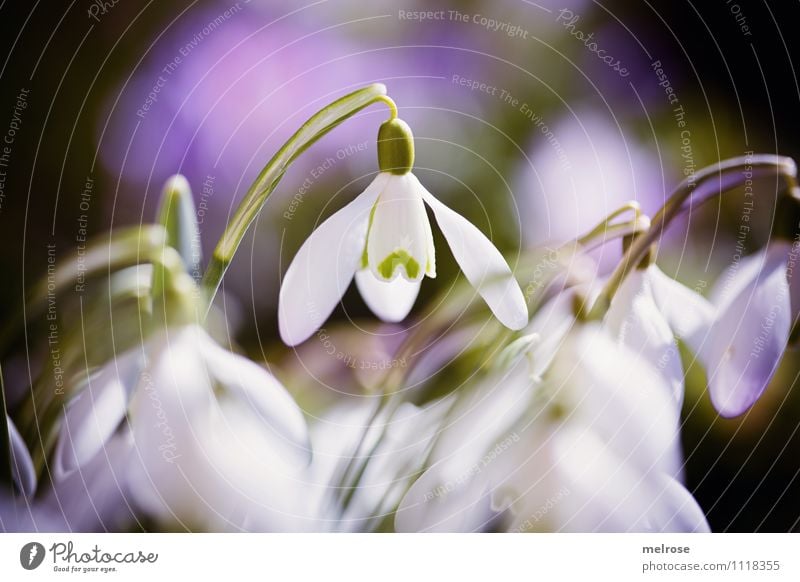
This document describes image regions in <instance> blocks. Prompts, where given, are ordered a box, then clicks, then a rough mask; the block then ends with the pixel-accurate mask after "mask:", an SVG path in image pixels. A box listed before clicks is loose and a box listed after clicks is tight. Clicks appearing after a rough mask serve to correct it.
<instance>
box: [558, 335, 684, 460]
mask: <svg viewBox="0 0 800 582" xmlns="http://www.w3.org/2000/svg"><path fill="white" fill-rule="evenodd" d="M552 373H553V378H563V379H566V380H564V381H563V383H562V384H561V385H560V386H559V387H558V393H557V395H556V398H557V399H558V402H559V404H560V405H561V407H562V408H565V409H566V410H568V411H571V412H570V413H569V419H568V420H569V421H570V422H571V423H577V424H580V425H581V426H584V427H591V429H592V430H593V431H595V432H596V433H598V434H599V435H600V436H601V438H602V439H603V440H604V442H605V446H606V447H608V448H609V449H614V450H615V451H616V453H617V455H618V456H619V457H620V458H621V459H622V460H623V461H625V462H626V463H629V464H635V465H637V466H639V467H641V468H643V469H644V470H647V471H650V470H658V471H659V472H663V473H667V474H669V475H675V476H677V475H679V474H680V470H681V466H682V460H681V454H680V448H679V446H678V440H677V438H678V427H679V424H680V409H679V407H678V405H677V403H676V402H675V400H674V399H673V398H672V392H671V388H670V386H669V385H668V384H667V383H666V381H665V379H664V377H663V376H661V375H659V374H658V372H657V370H656V368H655V367H653V366H651V365H650V364H649V363H648V362H646V361H645V360H643V359H642V358H639V357H637V355H636V353H635V352H634V351H632V350H630V349H629V348H627V347H626V346H624V345H619V344H618V343H616V342H615V341H614V340H612V339H611V338H610V337H609V336H608V334H607V333H606V332H605V331H603V330H601V329H599V327H595V326H592V325H588V324H584V325H583V326H581V327H580V328H577V329H575V330H574V331H573V332H572V333H570V334H569V335H568V336H567V339H566V340H565V342H564V344H563V346H562V348H561V350H560V351H559V353H558V354H557V355H556V358H555V360H554V361H553V367H552Z"/></svg>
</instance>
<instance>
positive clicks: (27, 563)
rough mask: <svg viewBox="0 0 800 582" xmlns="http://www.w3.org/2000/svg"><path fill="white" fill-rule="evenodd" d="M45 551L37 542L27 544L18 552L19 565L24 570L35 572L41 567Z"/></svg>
mask: <svg viewBox="0 0 800 582" xmlns="http://www.w3.org/2000/svg"><path fill="white" fill-rule="evenodd" d="M44 556H45V549H44V546H43V545H42V544H40V543H39V542H29V543H27V544H25V545H24V546H22V549H21V550H20V551H19V563H20V564H21V565H22V567H23V568H25V569H26V570H35V569H36V568H38V567H39V566H41V565H42V562H43V561H44Z"/></svg>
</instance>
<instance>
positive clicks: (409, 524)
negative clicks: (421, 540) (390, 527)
mask: <svg viewBox="0 0 800 582" xmlns="http://www.w3.org/2000/svg"><path fill="white" fill-rule="evenodd" d="M478 467H479V465H478V464H476V465H475V468H469V467H468V468H467V469H463V468H456V466H454V465H453V464H451V463H448V462H447V461H443V462H441V463H439V464H437V465H434V466H433V467H431V468H430V469H428V470H427V471H425V472H424V473H423V474H422V476H420V478H419V479H417V480H416V481H415V482H414V484H413V485H412V486H411V488H410V489H409V490H408V493H406V495H405V496H404V497H403V500H402V501H401V502H400V506H399V507H398V508H397V513H396V514H395V518H394V523H395V530H396V531H398V532H423V531H424V532H474V531H480V530H481V529H482V528H483V527H484V526H485V525H486V524H487V523H489V522H490V521H491V519H492V517H493V513H494V512H493V511H492V508H491V500H490V496H489V494H488V491H487V482H486V475H485V474H483V473H481V472H480V471H479V470H478V469H477V468H478Z"/></svg>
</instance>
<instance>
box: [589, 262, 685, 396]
mask: <svg viewBox="0 0 800 582" xmlns="http://www.w3.org/2000/svg"><path fill="white" fill-rule="evenodd" d="M650 268H655V269H657V268H658V267H655V266H653V267H650ZM650 268H648V270H647V271H643V270H641V269H636V270H634V271H633V272H631V273H630V274H629V275H628V277H627V278H626V279H625V281H623V283H622V285H621V286H620V288H619V290H618V291H617V293H616V294H615V295H614V299H613V300H612V302H611V307H610V308H609V310H608V313H607V314H606V317H605V320H604V323H605V325H606V326H607V327H608V329H609V330H610V331H611V332H612V334H613V335H614V336H615V337H616V338H617V340H618V341H619V342H620V343H622V345H625V346H627V347H628V348H630V349H631V350H632V351H633V352H634V353H635V354H636V355H637V356H639V357H641V358H643V359H644V360H645V361H646V362H649V363H650V364H651V365H652V366H653V367H654V368H655V369H656V370H658V372H659V373H660V374H661V375H662V376H663V377H664V380H666V381H667V382H668V384H669V386H670V387H671V388H672V396H673V398H674V399H675V401H676V403H677V404H678V406H680V405H681V403H682V402H683V364H682V362H681V356H680V352H679V351H678V345H677V344H676V343H675V339H674V337H673V332H672V330H671V329H670V327H669V325H668V324H667V321H666V320H665V319H664V315H663V313H662V312H661V310H659V308H658V306H657V305H656V302H655V299H654V296H653V290H652V285H651V282H650V274H649V269H650Z"/></svg>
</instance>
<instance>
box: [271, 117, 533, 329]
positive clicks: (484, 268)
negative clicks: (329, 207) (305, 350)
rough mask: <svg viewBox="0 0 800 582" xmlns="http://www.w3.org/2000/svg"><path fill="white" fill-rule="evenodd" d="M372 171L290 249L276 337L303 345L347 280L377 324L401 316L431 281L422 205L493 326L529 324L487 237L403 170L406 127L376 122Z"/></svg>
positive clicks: (407, 161) (409, 157) (408, 157)
mask: <svg viewBox="0 0 800 582" xmlns="http://www.w3.org/2000/svg"><path fill="white" fill-rule="evenodd" d="M378 161H379V165H380V169H381V171H380V173H379V174H378V175H377V177H376V178H375V179H374V180H373V181H372V183H371V184H370V185H369V186H368V187H367V189H366V190H365V191H364V192H363V193H362V194H361V195H360V196H358V197H357V198H356V199H355V200H353V201H352V202H351V203H350V204H348V205H347V206H345V207H344V208H343V209H341V210H340V211H338V212H337V213H336V214H334V215H333V216H331V217H330V218H329V219H328V220H326V221H325V222H323V223H322V224H321V225H320V226H319V227H318V228H317V229H316V230H315V231H314V232H313V233H312V234H311V236H310V237H309V238H308V240H306V242H305V243H304V244H303V246H302V247H301V248H300V250H299V251H298V252H297V255H296V256H295V258H294V260H293V261H292V263H291V265H290V266H289V269H288V270H287V272H286V276H285V278H284V281H283V284H282V286H281V290H280V299H279V307H278V320H279V327H280V334H281V338H282V339H283V341H284V342H285V343H286V344H288V345H296V344H299V343H301V342H303V341H305V340H306V339H307V338H308V337H309V336H311V334H313V333H314V331H315V330H317V329H318V328H319V327H320V326H321V325H322V324H323V323H324V322H325V320H326V319H327V318H328V317H329V316H330V314H331V312H332V311H333V309H334V308H335V307H336V304H337V303H338V302H339V300H340V299H341V297H342V295H344V292H345V291H346V290H347V287H348V286H349V285H350V281H351V280H352V279H353V276H355V279H356V285H357V286H358V289H359V292H360V293H361V295H362V297H363V298H364V301H365V302H366V303H367V305H368V306H369V308H370V309H371V310H372V311H373V312H374V313H375V315H377V316H378V317H379V318H381V319H382V320H384V321H390V322H396V321H401V320H402V319H404V318H405V317H406V315H408V313H409V311H410V310H411V308H412V306H413V305H414V301H415V300H416V297H417V294H418V292H419V288H420V283H421V280H422V278H423V277H424V276H425V275H427V276H429V277H435V276H436V257H435V251H434V247H433V235H432V232H431V226H430V222H429V221H428V215H427V213H426V212H425V204H427V205H428V207H430V209H431V210H432V211H433V214H434V216H435V218H436V221H437V223H438V224H439V227H440V228H441V229H442V233H443V234H444V237H445V239H446V240H447V242H448V244H449V245H450V249H451V250H452V252H453V255H454V257H455V259H456V261H457V262H458V264H459V265H460V266H461V269H462V270H463V271H464V275H465V276H466V278H467V279H468V280H469V282H470V283H471V284H472V285H473V286H474V287H475V289H476V290H477V291H478V293H479V294H480V295H481V297H483V299H484V300H485V301H486V303H487V304H488V305H489V308H490V309H491V310H492V312H493V313H494V315H495V316H496V317H497V318H498V319H499V320H500V322H501V323H502V324H503V325H505V326H506V327H509V328H511V329H515V330H517V329H521V328H523V327H524V326H525V325H526V324H527V320H528V317H527V307H526V305H525V300H524V298H523V295H522V290H521V289H520V287H519V285H518V283H517V281H516V280H515V279H514V275H513V274H512V272H511V269H510V268H509V266H508V264H507V263H506V261H505V259H504V258H503V256H502V255H501V254H500V252H499V251H498V250H497V249H496V248H495V247H494V245H493V244H492V243H491V242H490V241H489V239H488V238H486V236H484V235H483V233H481V231H480V230H478V229H477V228H476V227H475V226H474V225H473V224H471V223H470V222H469V221H467V220H466V219H465V218H464V217H462V216H461V215H459V214H457V213H456V212H454V211H453V210H451V209H450V208H448V207H447V206H445V205H444V204H442V203H441V202H439V201H438V200H437V199H436V198H435V197H434V196H433V195H432V194H431V193H430V192H428V191H427V190H426V189H425V187H424V186H422V184H421V183H420V182H419V180H418V179H417V178H416V176H414V174H413V173H412V172H411V168H412V167H413V162H414V144H413V137H412V135H411V130H410V128H409V127H408V125H406V124H405V122H403V121H401V120H399V119H393V120H390V121H387V122H386V123H384V124H383V125H382V126H381V128H380V131H379V134H378Z"/></svg>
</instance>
